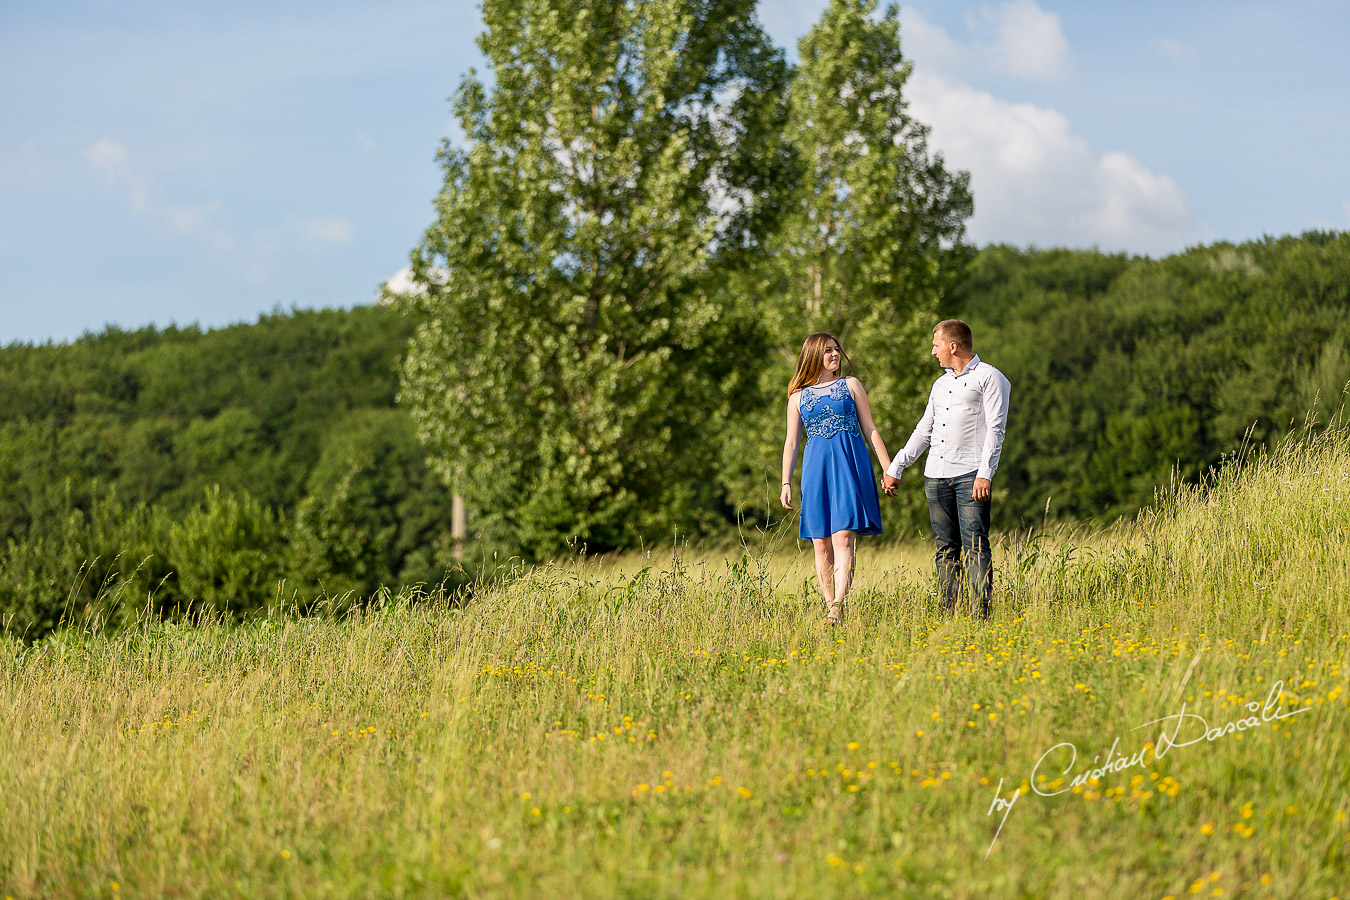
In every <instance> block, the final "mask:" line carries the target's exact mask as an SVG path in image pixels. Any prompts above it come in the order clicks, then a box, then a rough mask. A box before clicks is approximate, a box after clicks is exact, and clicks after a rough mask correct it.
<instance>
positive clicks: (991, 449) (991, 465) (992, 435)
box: [975, 372, 1012, 481]
mask: <svg viewBox="0 0 1350 900" xmlns="http://www.w3.org/2000/svg"><path fill="white" fill-rule="evenodd" d="M1011 394H1012V384H1011V383H1010V382H1009V381H1008V379H1007V378H1005V377H1004V376H1003V373H1002V372H999V373H998V377H996V378H990V379H989V380H988V381H987V382H986V383H985V385H984V391H983V392H982V396H981V404H982V405H983V407H984V443H983V446H982V448H981V451H980V467H979V469H978V470H977V471H976V473H975V477H976V478H985V479H988V480H989V481H993V480H994V473H995V472H996V471H998V461H999V457H1000V456H1002V455H1003V433H1004V431H1005V430H1006V429H1007V426H1008V400H1009V396H1010V395H1011Z"/></svg>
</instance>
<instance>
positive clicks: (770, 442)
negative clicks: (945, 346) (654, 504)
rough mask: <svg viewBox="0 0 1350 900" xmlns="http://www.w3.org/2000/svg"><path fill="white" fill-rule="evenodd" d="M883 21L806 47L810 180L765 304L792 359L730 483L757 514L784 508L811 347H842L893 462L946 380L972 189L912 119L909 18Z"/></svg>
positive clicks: (832, 22)
mask: <svg viewBox="0 0 1350 900" xmlns="http://www.w3.org/2000/svg"><path fill="white" fill-rule="evenodd" d="M876 13H877V3H876V0H832V2H831V3H830V5H829V6H828V7H827V8H826V9H825V11H824V12H823V13H822V15H821V19H820V21H819V22H817V23H816V25H815V26H813V27H812V28H811V30H810V31H809V32H808V33H807V34H806V35H805V36H804V37H803V38H802V39H801V40H800V42H799V43H798V53H799V56H800V62H799V64H798V66H797V67H796V68H795V69H794V71H793V73H792V80H791V85H790V87H789V90H788V96H789V118H788V125H787V130H786V135H787V138H788V141H789V143H790V145H791V147H792V148H793V149H794V150H795V152H796V154H797V156H798V157H799V158H800V162H801V170H800V172H801V174H800V176H799V178H797V179H796V181H795V192H794V194H793V195H792V198H791V202H790V203H789V205H788V207H787V215H786V216H785V219H784V221H783V223H782V225H781V228H780V229H779V230H778V231H777V232H776V233H775V235H774V238H773V240H772V242H771V245H770V246H771V251H772V256H771V267H770V270H769V274H768V276H767V281H766V285H767V286H766V290H765V294H766V297H768V298H769V300H770V302H768V303H766V305H765V310H764V312H765V322H766V327H767V328H768V330H769V333H770V334H771V335H772V336H773V340H774V342H775V344H776V345H777V349H778V359H777V361H776V364H775V365H772V366H770V367H768V368H766V369H765V370H764V371H763V372H762V375H761V382H760V397H761V399H760V401H759V402H758V404H756V405H754V406H752V407H750V409H749V410H748V412H747V414H746V418H745V419H744V420H743V421H742V422H741V424H740V427H741V428H742V429H743V430H744V433H745V439H744V441H743V442H742V444H741V445H740V446H738V447H735V448H732V452H733V453H734V454H736V458H735V459H733V460H731V461H730V462H731V465H729V466H728V468H727V470H726V471H727V477H728V490H729V493H730V494H731V495H732V496H733V497H734V498H735V500H736V501H738V502H739V503H741V504H743V505H746V506H747V507H749V508H750V509H754V508H756V507H757V508H758V509H760V510H763V509H765V497H766V496H767V497H768V498H769V509H770V511H772V507H773V506H774V505H776V501H774V500H773V498H776V497H777V493H778V486H777V483H778V480H779V479H778V477H777V473H778V466H779V460H780V453H781V448H782V442H783V404H784V403H785V401H786V387H787V382H788V379H789V377H790V375H791V373H792V366H793V362H794V361H795V359H796V356H797V352H798V351H799V349H800V347H801V343H802V340H803V339H804V338H805V337H806V336H807V335H808V334H810V333H812V332H816V331H828V332H831V333H833V334H835V335H837V336H838V337H839V338H840V340H841V341H842V343H843V345H844V349H845V351H846V352H847V353H848V354H849V356H850V357H852V358H853V360H854V361H855V363H856V364H857V372H856V374H857V375H858V376H859V377H860V378H861V379H862V381H863V383H864V384H865V385H866V387H867V391H868V395H869V398H870V400H871V404H872V409H873V413H874V416H875V418H876V421H877V425H878V427H879V428H881V430H882V434H883V436H885V437H886V439H887V441H888V444H887V449H889V450H891V452H892V453H894V452H896V451H897V450H899V448H900V446H901V445H902V444H903V442H904V440H905V438H906V437H908V435H909V431H910V429H911V428H912V427H913V424H914V420H915V419H917V417H918V414H919V413H920V412H921V411H922V409H923V398H924V393H925V391H926V387H927V385H928V384H929V383H931V380H932V378H933V377H935V376H936V375H938V374H940V373H939V372H938V371H937V370H936V369H935V367H934V366H933V364H932V361H931V359H929V358H928V354H929V350H930V347H931V344H930V341H931V331H932V326H933V324H935V322H936V316H937V314H938V310H939V307H940V305H941V303H942V301H943V298H944V297H945V296H946V294H947V293H948V291H949V290H950V289H951V287H952V285H953V283H954V280H955V278H957V277H958V276H959V274H960V272H961V269H962V267H963V265H964V262H965V260H966V259H967V257H968V254H969V251H968V249H967V248H966V247H965V246H964V244H963V239H964V236H965V221H966V219H968V218H969V217H970V215H971V213H972V212H973V206H972V201H971V196H970V189H969V175H968V174H966V173H964V172H952V171H949V170H948V169H947V167H946V165H945V163H944V161H943V158H942V155H941V154H940V153H937V152H935V151H933V150H932V149H931V148H930V146H929V143H928V136H929V129H928V127H927V126H926V125H924V124H923V123H921V122H919V121H918V120H916V119H915V118H914V117H913V116H912V115H911V114H910V112H909V109H908V104H907V102H906V99H905V84H906V82H907V81H908V79H909V76H910V72H911V64H910V62H909V61H908V60H907V59H905V57H904V56H903V54H902V53H901V51H900V22H899V12H898V10H897V8H896V7H895V6H890V7H888V8H887V10H886V11H885V13H884V14H883V15H882V16H880V17H878V16H877V15H876Z"/></svg>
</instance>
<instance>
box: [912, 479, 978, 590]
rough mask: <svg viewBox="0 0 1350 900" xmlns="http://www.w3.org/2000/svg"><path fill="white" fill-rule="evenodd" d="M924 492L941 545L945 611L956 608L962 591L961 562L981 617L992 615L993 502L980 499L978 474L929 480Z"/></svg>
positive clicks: (939, 562)
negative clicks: (990, 530) (990, 517)
mask: <svg viewBox="0 0 1350 900" xmlns="http://www.w3.org/2000/svg"><path fill="white" fill-rule="evenodd" d="M923 492H924V494H925V495H926V496H927V498H928V521H929V523H930V524H931V525H932V526H933V540H934V541H935V542H936V543H937V557H936V562H937V576H938V594H939V596H940V598H941V600H942V608H943V610H945V611H947V612H951V611H952V610H954V609H955V608H956V596H957V594H958V593H959V592H960V589H961V560H962V557H965V564H966V569H967V570H968V571H969V573H970V593H971V597H972V599H978V600H979V603H980V615H981V616H988V615H989V607H990V603H991V601H992V597H993V589H994V571H993V565H992V563H991V560H990V555H989V501H988V500H976V499H975V496H974V493H975V473H974V472H971V473H969V474H967V475H958V476H956V477H955V478H927V477H925V478H924V480H923Z"/></svg>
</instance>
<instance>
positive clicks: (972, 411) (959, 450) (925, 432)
mask: <svg viewBox="0 0 1350 900" xmlns="http://www.w3.org/2000/svg"><path fill="white" fill-rule="evenodd" d="M933 355H934V356H936V357H937V361H938V363H939V364H940V365H941V366H942V368H944V369H946V370H947V371H946V373H945V374H943V376H942V377H941V378H939V379H938V380H937V381H936V382H934V383H933V389H932V391H930V392H929V394H928V406H927V407H926V408H925V409H924V411H923V418H921V419H920V420H919V424H918V425H917V426H916V427H915V429H914V433H913V434H911V435H910V436H909V442H908V443H906V444H905V448H904V449H903V450H901V451H900V452H899V453H897V454H896V455H895V458H894V459H892V460H891V465H890V467H889V468H888V469H887V470H886V477H885V480H884V481H883V482H882V489H883V490H885V492H886V493H887V494H894V493H895V489H896V485H897V484H898V483H899V481H900V474H901V473H902V472H903V471H904V470H905V469H907V468H908V467H909V466H911V465H913V464H914V463H915V462H916V461H918V459H919V456H920V455H922V454H923V452H924V450H927V451H928V462H927V463H926V464H925V466H924V473H923V474H924V479H923V481H924V494H925V495H926V496H927V498H928V520H929V522H930V523H931V524H932V526H933V540H934V541H935V542H936V543H937V556H936V562H937V575H938V587H939V593H940V595H941V598H942V607H943V609H944V610H945V611H947V612H951V611H953V610H954V609H955V608H956V595H957V593H958V592H959V590H960V584H961V557H962V556H963V555H964V556H965V558H966V559H965V562H966V567H967V568H968V569H969V572H970V588H971V593H972V595H973V596H974V597H978V598H979V601H980V617H981V618H988V617H989V612H990V604H991V602H992V595H993V583H994V582H993V566H992V564H991V561H990V555H989V498H990V493H991V490H992V487H993V484H992V482H993V479H994V472H995V471H996V470H997V469H998V459H999V455H1000V454H1001V453H1002V452H1003V430H1004V426H1005V424H1006V422H1007V420H1008V395H1009V394H1010V393H1011V390H1012V387H1011V385H1010V384H1009V383H1008V379H1007V378H1005V377H1003V373H1002V372H1000V371H999V370H998V369H995V368H994V367H993V366H991V365H989V363H987V362H983V361H982V360H981V359H980V358H979V357H978V356H976V355H975V351H974V341H973V340H972V339H971V334H970V326H969V325H967V324H966V323H965V322H962V321H961V320H960V319H947V320H945V321H943V322H939V323H938V324H937V326H936V327H935V328H934V329H933Z"/></svg>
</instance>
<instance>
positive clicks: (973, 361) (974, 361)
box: [947, 353, 980, 378]
mask: <svg viewBox="0 0 1350 900" xmlns="http://www.w3.org/2000/svg"><path fill="white" fill-rule="evenodd" d="M979 364H980V354H978V353H976V354H975V355H973V356H972V357H971V358H970V362H968V363H966V367H965V368H964V369H962V370H961V374H960V375H957V374H956V370H955V369H948V370H947V374H948V375H950V376H952V377H953V378H964V377H965V376H967V375H969V374H970V373H971V372H973V371H975V367H976V366H978V365H979Z"/></svg>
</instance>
